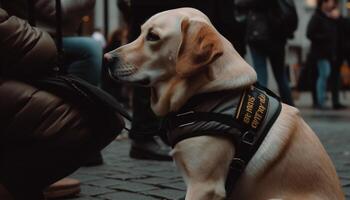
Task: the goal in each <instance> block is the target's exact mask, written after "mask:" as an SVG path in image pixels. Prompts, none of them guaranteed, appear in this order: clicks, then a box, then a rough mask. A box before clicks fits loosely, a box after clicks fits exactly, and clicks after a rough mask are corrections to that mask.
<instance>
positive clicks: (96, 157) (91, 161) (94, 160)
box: [84, 152, 103, 167]
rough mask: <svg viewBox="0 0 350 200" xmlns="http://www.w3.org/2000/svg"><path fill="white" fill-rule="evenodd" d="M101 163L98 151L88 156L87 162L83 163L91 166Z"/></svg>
mask: <svg viewBox="0 0 350 200" xmlns="http://www.w3.org/2000/svg"><path fill="white" fill-rule="evenodd" d="M102 164H103V157H102V154H101V152H98V153H96V154H93V155H92V156H90V157H89V159H88V160H87V162H86V163H85V164H84V166H85V167H92V166H98V165H102Z"/></svg>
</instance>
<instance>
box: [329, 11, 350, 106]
mask: <svg viewBox="0 0 350 200" xmlns="http://www.w3.org/2000/svg"><path fill="white" fill-rule="evenodd" d="M337 24H338V26H337V28H338V30H337V32H338V38H337V40H338V42H337V52H336V53H337V56H336V59H335V61H334V62H332V67H331V68H332V69H331V74H330V81H329V83H330V86H331V91H332V106H333V109H335V110H339V109H345V108H346V106H344V105H343V104H341V103H340V99H339V92H340V89H341V76H340V71H341V67H342V66H343V64H344V61H346V60H347V62H348V63H350V62H349V61H350V56H349V54H350V52H349V51H350V19H349V18H345V17H341V16H340V17H339V19H338V20H337Z"/></svg>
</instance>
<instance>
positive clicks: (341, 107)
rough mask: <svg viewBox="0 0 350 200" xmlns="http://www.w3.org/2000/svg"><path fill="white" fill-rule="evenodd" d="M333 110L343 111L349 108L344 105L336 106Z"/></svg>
mask: <svg viewBox="0 0 350 200" xmlns="http://www.w3.org/2000/svg"><path fill="white" fill-rule="evenodd" d="M333 109H334V110H343V109H347V107H346V106H344V105H343V104H334V105H333Z"/></svg>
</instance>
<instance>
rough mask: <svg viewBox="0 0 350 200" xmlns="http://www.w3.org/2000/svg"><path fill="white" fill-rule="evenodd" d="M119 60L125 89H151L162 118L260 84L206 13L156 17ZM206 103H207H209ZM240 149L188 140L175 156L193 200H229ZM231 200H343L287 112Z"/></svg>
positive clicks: (325, 161) (320, 156) (319, 150)
mask: <svg viewBox="0 0 350 200" xmlns="http://www.w3.org/2000/svg"><path fill="white" fill-rule="evenodd" d="M116 56H117V57H118V58H119V62H118V64H117V67H116V70H115V71H114V72H113V73H114V74H115V75H116V76H117V77H119V79H121V80H123V81H125V82H131V83H138V84H141V85H144V86H149V87H151V89H152V97H151V104H152V109H153V110H154V112H155V113H156V114H158V115H160V116H163V115H166V114H167V113H168V112H170V111H177V110H178V109H179V108H180V107H181V106H183V105H184V104H185V103H186V101H187V100H188V99H189V98H190V97H192V96H193V95H195V94H198V93H205V92H210V91H218V90H224V89H231V90H234V89H235V88H241V87H244V86H247V85H250V84H252V83H254V82H255V81H256V73H255V71H254V70H253V69H252V67H250V66H249V65H248V64H247V63H246V62H245V61H244V60H243V59H242V58H241V57H240V56H239V55H238V53H237V52H236V51H235V49H234V48H233V46H232V45H231V44H230V42H228V41H227V40H226V39H225V38H224V37H223V36H221V35H220V34H219V33H218V32H217V31H216V30H215V28H214V27H213V25H212V24H211V23H210V21H209V19H208V18H207V17H206V16H205V15H204V14H203V13H201V12H200V11H198V10H195V9H191V8H181V9H175V10H170V11H165V12H162V13H159V14H157V15H154V16H153V17H151V18H150V19H149V20H148V21H147V22H146V23H145V24H144V25H143V26H142V32H141V35H140V36H139V37H138V38H137V39H136V40H135V41H134V42H132V43H130V44H127V45H125V46H122V47H120V48H118V49H116V50H114V51H112V52H110V53H108V54H106V55H105V57H106V58H107V59H110V58H111V57H116ZM203 100H205V99H203ZM234 154H235V147H234V145H233V144H232V142H231V141H229V140H227V139H226V138H222V137H212V136H201V137H195V138H190V139H186V140H183V141H181V142H179V143H178V144H177V145H176V146H175V147H174V149H173V151H172V155H173V157H174V160H175V162H176V165H177V166H178V168H179V169H180V170H181V172H182V174H183V177H184V179H185V182H186V184H187V194H186V200H222V199H224V198H225V195H226V194H225V193H226V192H225V187H224V186H225V178H226V175H227V172H228V167H229V164H230V162H231V159H232V158H233V157H234ZM228 195H229V199H232V200H260V199H261V200H263V199H284V200H301V199H312V200H313V199H315V200H316V199H322V200H326V199H327V200H342V199H344V194H343V193H342V191H341V187H340V183H339V179H338V177H337V174H336V171H335V168H334V166H333V165H332V162H331V160H330V158H329V157H328V155H327V153H326V151H325V150H324V148H323V146H322V145H321V143H320V141H319V140H318V138H317V136H316V135H315V134H314V132H313V131H312V130H311V129H310V128H309V126H308V125H307V124H306V123H305V122H304V120H303V119H302V118H301V117H300V114H299V111H298V110H297V109H296V108H293V107H291V106H288V105H286V104H283V105H282V111H281V114H280V116H279V117H278V119H277V120H276V122H275V123H274V125H273V126H272V128H271V130H270V132H269V133H268V135H267V136H266V138H265V140H264V141H263V143H262V145H261V147H260V148H259V150H258V151H257V153H256V154H255V155H254V157H253V158H252V160H251V161H250V162H249V164H248V166H247V167H246V169H245V171H244V172H243V174H242V176H241V178H240V179H239V181H238V183H237V184H236V187H235V188H234V190H233V193H232V194H228Z"/></svg>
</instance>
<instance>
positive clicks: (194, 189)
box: [172, 136, 234, 200]
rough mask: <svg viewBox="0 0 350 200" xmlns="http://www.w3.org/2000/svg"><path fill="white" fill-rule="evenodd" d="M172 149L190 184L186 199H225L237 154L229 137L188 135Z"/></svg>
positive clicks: (188, 184) (177, 163)
mask: <svg viewBox="0 0 350 200" xmlns="http://www.w3.org/2000/svg"><path fill="white" fill-rule="evenodd" d="M172 153H173V157H174V160H175V163H176V165H177V166H178V168H179V169H180V171H181V173H182V175H183V177H184V180H185V182H186V185H187V193H186V200H223V199H225V196H226V195H225V193H226V192H225V180H226V176H227V172H228V168H229V165H230V163H231V159H232V158H233V155H234V146H233V144H232V143H231V142H230V141H229V140H227V138H222V137H212V136H200V137H194V138H190V139H186V140H183V141H181V142H179V143H178V144H177V145H176V146H175V148H174V150H173V152H172Z"/></svg>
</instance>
